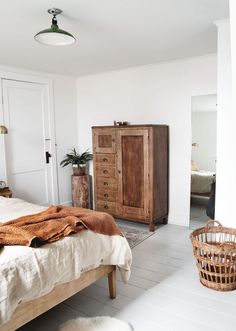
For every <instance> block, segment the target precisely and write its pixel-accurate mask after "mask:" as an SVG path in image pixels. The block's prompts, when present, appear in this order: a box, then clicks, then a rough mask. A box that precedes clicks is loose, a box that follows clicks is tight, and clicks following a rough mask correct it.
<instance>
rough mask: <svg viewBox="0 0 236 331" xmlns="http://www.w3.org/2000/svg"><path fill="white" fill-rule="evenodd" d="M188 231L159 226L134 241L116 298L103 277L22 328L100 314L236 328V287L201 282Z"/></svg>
mask: <svg viewBox="0 0 236 331" xmlns="http://www.w3.org/2000/svg"><path fill="white" fill-rule="evenodd" d="M125 223H126V222H124V224H125ZM132 226H136V227H137V228H144V229H146V226H145V225H142V224H137V225H135V224H134V223H132ZM189 235H190V230H189V229H188V228H185V227H180V226H175V225H165V226H163V225H160V226H158V228H157V231H156V232H155V234H154V235H153V236H151V237H149V238H147V239H146V240H145V241H143V242H142V243H141V244H140V245H138V246H136V247H134V249H133V251H132V252H133V266H132V275H131V278H130V281H129V283H128V284H124V283H123V282H122V281H121V277H120V276H119V275H118V277H117V293H118V294H117V298H116V299H115V300H111V299H110V298H109V296H108V285H107V279H106V278H103V279H101V280H99V281H98V282H96V283H95V284H93V285H91V286H90V287H88V288H87V289H84V290H83V291H81V292H80V293H78V294H76V295H74V296H73V297H72V298H70V299H68V300H66V301H65V302H64V303H63V304H61V305H58V306H57V307H55V308H53V309H51V310H50V311H49V312H47V313H45V314H43V315H42V316H40V317H39V318H37V319H35V320H34V321H32V322H30V323H28V324H27V325H26V326H25V327H22V328H21V329H20V331H29V330H31V331H32V330H33V331H37V330H40V329H41V330H46V331H54V330H56V329H57V328H58V326H59V325H61V324H62V323H64V322H65V321H66V320H68V319H71V318H76V317H83V316H99V315H109V316H114V317H117V318H120V319H123V320H125V321H128V322H130V323H131V324H132V325H133V327H134V330H135V331H143V330H145V331H199V330H201V331H235V325H236V317H235V316H236V292H235V291H234V292H216V291H213V290H210V289H208V288H206V287H204V286H202V285H201V284H200V282H199V278H198V274H197V269H196V265H195V261H194V259H193V254H192V247H191V242H190V240H189Z"/></svg>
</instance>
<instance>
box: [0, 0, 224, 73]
mask: <svg viewBox="0 0 236 331" xmlns="http://www.w3.org/2000/svg"><path fill="white" fill-rule="evenodd" d="M51 7H58V8H61V9H62V10H63V14H62V15H60V16H59V17H58V24H59V26H60V28H62V29H65V30H67V31H69V32H71V33H72V34H73V35H74V36H75V37H76V38H77V39H78V40H77V42H76V44H75V45H72V46H66V47H52V46H43V45H40V44H38V43H36V42H35V41H34V39H33V36H34V34H35V33H37V32H38V31H40V30H42V29H44V28H47V27H49V26H50V24H51V17H50V15H49V14H48V13H47V12H46V10H47V9H48V8H51ZM228 16H229V10H228V0H178V1H176V0H165V1H163V0H116V1H114V0H100V1H98V0H57V1H49V0H40V1H36V0H20V1H19V0H8V1H1V5H0V25H1V29H0V31H1V34H0V45H1V51H0V64H5V65H14V66H18V67H24V68H28V69H33V70H41V71H47V72H53V73H60V74H69V75H74V76H79V75H85V74H91V73H97V72H103V71H109V70H114V69H120V68H126V67H131V66H137V65H142V64H148V63H154V62H161V61H168V60H173V59H179V58H184V57H192V56H198V55H204V54H209V53H214V52H216V27H215V26H214V25H213V21H214V20H219V19H224V18H227V17H228Z"/></svg>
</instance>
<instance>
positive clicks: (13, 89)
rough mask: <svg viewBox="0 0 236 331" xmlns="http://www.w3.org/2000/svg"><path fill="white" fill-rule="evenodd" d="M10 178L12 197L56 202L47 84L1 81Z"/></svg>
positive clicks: (39, 201) (50, 202) (46, 202)
mask: <svg viewBox="0 0 236 331" xmlns="http://www.w3.org/2000/svg"><path fill="white" fill-rule="evenodd" d="M2 88H3V110H4V118H5V119H6V125H7V127H8V129H9V130H8V135H6V139H5V151H6V152H5V153H6V165H7V181H8V185H9V186H10V187H11V190H12V191H13V196H14V197H17V198H21V199H25V200H28V201H30V202H33V203H37V204H42V205H48V204H52V203H53V202H54V197H53V178H52V161H51V160H50V162H49V164H46V162H45V153H46V151H49V152H51V141H50V138H51V136H50V123H49V109H48V96H47V91H46V88H47V87H46V85H43V84H37V83H28V82H21V81H14V80H6V79H3V80H2Z"/></svg>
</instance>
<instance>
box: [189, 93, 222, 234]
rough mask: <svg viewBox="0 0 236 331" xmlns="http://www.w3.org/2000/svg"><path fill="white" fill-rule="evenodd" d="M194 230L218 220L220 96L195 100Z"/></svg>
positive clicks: (192, 211)
mask: <svg viewBox="0 0 236 331" xmlns="http://www.w3.org/2000/svg"><path fill="white" fill-rule="evenodd" d="M191 108H192V109H191V115H192V153H191V197H190V222H189V225H190V228H191V229H196V228H200V227H202V226H205V225H206V223H207V221H208V220H209V219H213V218H214V210H215V185H216V138H217V95H216V94H210V95H200V96H194V97H192V107H191Z"/></svg>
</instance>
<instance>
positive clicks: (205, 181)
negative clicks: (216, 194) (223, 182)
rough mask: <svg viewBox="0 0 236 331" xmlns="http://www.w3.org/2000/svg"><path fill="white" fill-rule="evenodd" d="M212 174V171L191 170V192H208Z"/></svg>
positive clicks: (212, 177)
mask: <svg viewBox="0 0 236 331" xmlns="http://www.w3.org/2000/svg"><path fill="white" fill-rule="evenodd" d="M214 175H215V173H214V172H212V171H203V170H200V171H191V193H198V194H207V193H210V192H211V184H212V182H213V180H214V178H215V177H214Z"/></svg>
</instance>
